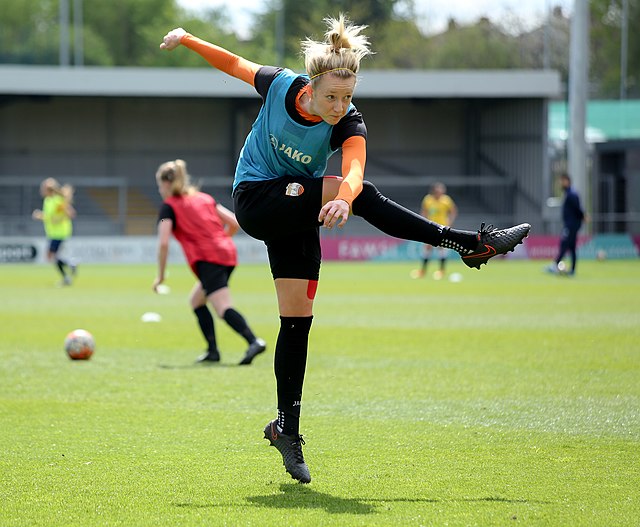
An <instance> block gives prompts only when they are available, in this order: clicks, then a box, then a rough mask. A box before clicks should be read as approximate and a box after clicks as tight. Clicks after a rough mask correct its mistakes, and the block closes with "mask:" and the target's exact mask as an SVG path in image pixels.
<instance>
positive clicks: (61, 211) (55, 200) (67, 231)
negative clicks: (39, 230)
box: [42, 196, 73, 240]
mask: <svg viewBox="0 0 640 527" xmlns="http://www.w3.org/2000/svg"><path fill="white" fill-rule="evenodd" d="M42 222H43V223H44V232H45V233H46V234H47V238H49V239H50V240H66V239H67V238H69V237H70V236H71V232H72V231H73V225H72V223H71V218H69V215H68V214H67V206H66V202H65V199H64V198H63V197H62V196H47V197H46V198H44V202H43V204H42Z"/></svg>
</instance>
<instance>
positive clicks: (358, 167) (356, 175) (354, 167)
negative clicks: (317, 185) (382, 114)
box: [335, 135, 367, 206]
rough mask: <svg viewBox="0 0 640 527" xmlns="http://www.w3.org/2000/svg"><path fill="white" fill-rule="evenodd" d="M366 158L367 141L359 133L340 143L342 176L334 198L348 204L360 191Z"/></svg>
mask: <svg viewBox="0 0 640 527" xmlns="http://www.w3.org/2000/svg"><path fill="white" fill-rule="evenodd" d="M366 160H367V141H366V139H365V138H364V137H362V136H361V135H354V136H351V137H349V139H347V140H346V141H345V142H344V143H343V144H342V177H343V178H344V179H343V181H342V183H341V184H340V188H339V189H338V195H337V196H336V198H335V199H341V200H344V201H346V202H347V203H348V204H349V206H351V204H352V203H353V200H354V199H356V198H357V197H358V194H360V192H361V191H362V181H363V180H364V164H365V161H366Z"/></svg>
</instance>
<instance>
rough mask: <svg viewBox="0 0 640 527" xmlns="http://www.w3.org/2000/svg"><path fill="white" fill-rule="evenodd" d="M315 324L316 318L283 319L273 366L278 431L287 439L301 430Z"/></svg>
mask: <svg viewBox="0 0 640 527" xmlns="http://www.w3.org/2000/svg"><path fill="white" fill-rule="evenodd" d="M312 321H313V317H312V316H311V317H280V332H279V333H278V340H277V341H276V350H275V357H274V364H273V366H274V371H275V374H276V382H277V392H278V427H279V428H280V429H281V430H282V433H284V434H286V435H297V434H298V433H299V429H300V403H301V400H302V384H303V382H304V373H305V369H306V366H307V348H308V344H309V331H310V330H311V322H312Z"/></svg>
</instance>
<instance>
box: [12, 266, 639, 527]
mask: <svg viewBox="0 0 640 527" xmlns="http://www.w3.org/2000/svg"><path fill="white" fill-rule="evenodd" d="M544 263H545V262H525V261H495V260H494V261H492V262H490V263H489V265H488V266H486V267H484V266H483V268H482V270H481V271H476V270H471V269H467V268H466V267H464V266H463V265H462V264H460V263H451V264H450V266H449V271H450V272H458V273H460V274H462V276H463V280H462V281H461V282H459V283H452V282H449V281H447V280H441V281H435V280H432V279H431V278H424V279H422V280H412V279H411V278H409V271H410V270H411V269H412V267H413V265H412V264H411V263H403V264H401V263H394V264H388V263H351V264H346V263H330V262H328V263H325V264H324V266H323V270H322V277H321V280H320V287H319V291H318V297H317V299H316V309H315V319H314V324H313V328H312V334H311V345H310V354H309V361H308V368H307V378H306V381H305V391H304V399H303V409H302V430H301V431H302V433H303V434H304V435H305V440H306V446H305V457H306V460H307V462H308V464H309V467H310V470H311V475H312V478H313V480H312V482H311V484H310V485H306V486H305V485H300V484H296V483H295V482H294V481H293V480H292V479H291V478H290V477H289V476H288V475H287V474H286V473H285V471H284V467H283V466H282V460H281V457H280V456H279V454H278V453H277V451H276V450H275V449H274V448H269V447H268V443H267V441H265V440H264V439H262V429H263V427H264V425H265V424H266V422H267V421H268V420H270V419H272V418H273V417H274V416H275V407H276V397H275V379H274V375H273V369H272V363H273V348H274V343H275V339H276V334H277V324H278V317H277V309H276V302H275V293H274V288H273V284H272V282H271V278H270V275H269V271H268V268H267V266H266V264H263V265H241V266H240V267H239V268H238V269H237V270H236V273H235V274H234V276H233V278H232V284H231V285H232V292H233V296H234V300H235V304H236V307H237V308H238V309H239V310H240V311H241V312H242V313H243V314H244V315H245V316H246V318H247V319H248V321H249V322H250V324H251V325H252V327H253V328H254V330H255V331H256V333H257V334H259V335H260V336H262V337H263V338H264V339H266V340H267V342H268V344H269V348H268V350H267V352H266V353H264V354H263V355H261V356H259V357H258V358H257V359H256V361H255V362H254V364H253V365H252V366H249V367H238V366H236V364H237V362H238V361H239V360H240V358H241V357H242V355H243V352H244V349H245V345H244V342H243V341H242V340H241V339H240V338H239V337H238V336H237V335H235V334H234V333H232V332H231V330H230V329H229V328H228V327H227V326H226V325H225V324H224V323H221V322H220V321H219V320H218V319H216V328H217V334H218V340H219V344H220V348H221V351H222V363H221V364H219V365H214V366H200V365H194V363H193V361H194V359H195V358H196V357H197V356H198V355H199V354H200V353H201V352H202V351H203V349H204V346H203V342H202V339H201V337H200V335H199V332H198V330H197V326H196V321H195V317H194V315H193V313H192V312H191V310H190V308H189V305H188V293H189V291H190V288H191V286H192V285H193V278H192V276H191V275H190V272H189V270H188V268H187V267H186V266H185V265H182V266H179V265H174V266H172V267H170V273H171V274H170V277H169V280H168V282H167V284H168V285H169V286H170V287H171V293H170V294H168V295H154V294H153V293H152V292H151V283H152V280H153V278H154V276H155V274H154V273H155V269H154V267H153V266H146V265H139V266H98V265H85V266H82V267H81V268H80V272H79V276H78V279H77V281H76V283H75V284H74V285H73V286H72V287H67V288H56V287H55V282H56V281H57V279H58V277H57V276H56V274H55V271H54V269H53V267H50V266H29V265H24V266H18V265H5V266H2V267H0V297H1V302H0V335H1V337H0V372H1V373H0V381H1V382H0V426H1V431H0V525H2V526H3V527H11V526H29V527H33V526H46V527H52V526H67V525H68V526H83V527H86V526H127V527H132V526H160V525H162V526H164V525H167V526H172V527H175V526H216V525H229V526H236V525H251V526H265V525H274V526H275V525H277V526H304V527H313V526H322V525H327V526H329V525H330V526H354V525H358V526H378V525H389V526H405V525H406V526H414V525H416V526H418V525H434V526H441V525H450V526H456V525H460V526H473V525H477V526H490V525H496V526H505V525H536V526H537V525H549V526H565V525H584V526H598V525H601V526H616V525H620V526H630V525H638V522H639V521H640V520H639V519H640V503H639V500H640V490H639V489H640V454H639V453H640V264H639V263H638V261H605V262H596V261H584V262H582V261H581V262H580V265H579V270H578V275H577V276H576V277H574V278H565V277H558V276H552V275H548V274H545V273H543V272H542V268H543V265H544ZM434 269H435V268H432V269H431V270H434ZM149 311H152V312H157V313H159V314H160V315H161V316H162V321H161V322H159V323H144V322H142V321H141V316H142V314H143V313H145V312H149ZM75 328H84V329H87V330H89V331H91V332H92V333H93V334H94V336H95V338H96V342H97V349H96V353H95V355H94V356H93V358H92V359H91V360H90V361H85V362H81V361H71V360H69V359H67V357H66V356H65V354H64V351H63V349H62V345H63V340H64V337H65V335H66V333H67V332H68V331H70V330H72V329H75Z"/></svg>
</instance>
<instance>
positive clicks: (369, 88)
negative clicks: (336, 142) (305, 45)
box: [0, 65, 562, 99]
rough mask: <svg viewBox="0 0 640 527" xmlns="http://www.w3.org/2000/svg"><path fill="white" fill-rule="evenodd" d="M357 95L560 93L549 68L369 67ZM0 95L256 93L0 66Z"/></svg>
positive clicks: (220, 77) (128, 75) (171, 79)
mask: <svg viewBox="0 0 640 527" xmlns="http://www.w3.org/2000/svg"><path fill="white" fill-rule="evenodd" d="M359 78H360V80H359V83H358V93H357V95H358V98H386V99H405V98H425V99H431V98H507V99H508V98H515V99H517V98H548V99H554V98H557V97H559V96H560V95H561V94H562V86H561V81H560V76H559V74H558V72H556V71H552V70H473V71H469V70H455V71H442V70H433V71H431V70H429V71H423V70H371V71H362V72H361V73H360V74H359ZM0 94H1V95H58V96H104V97H255V96H256V93H255V91H254V90H253V89H252V88H251V87H250V86H249V85H247V84H246V83H244V82H242V81H240V80H238V79H235V78H233V77H230V76H228V75H226V74H224V73H221V72H218V71H216V70H213V69H207V68H103V67H90V66H85V67H58V66H22V65H0Z"/></svg>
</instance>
